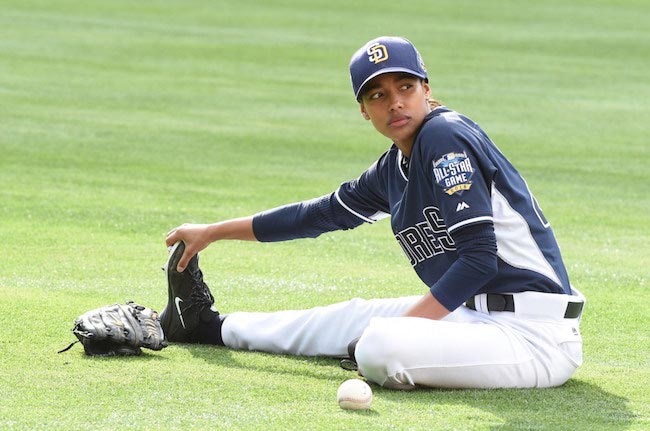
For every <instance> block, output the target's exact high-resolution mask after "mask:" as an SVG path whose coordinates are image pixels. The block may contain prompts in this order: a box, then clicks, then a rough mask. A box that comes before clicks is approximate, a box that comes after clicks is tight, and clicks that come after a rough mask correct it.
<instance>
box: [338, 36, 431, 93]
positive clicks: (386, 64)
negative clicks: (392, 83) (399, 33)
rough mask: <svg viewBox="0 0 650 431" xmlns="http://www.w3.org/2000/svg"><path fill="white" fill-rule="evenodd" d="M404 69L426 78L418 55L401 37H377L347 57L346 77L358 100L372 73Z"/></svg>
mask: <svg viewBox="0 0 650 431" xmlns="http://www.w3.org/2000/svg"><path fill="white" fill-rule="evenodd" d="M390 72H406V73H410V74H411V75H415V76H417V77H419V78H422V79H424V80H425V81H427V82H428V81H429V78H428V76H427V69H426V67H425V66H424V61H422V56H421V55H420V53H419V52H418V50H417V49H415V46H413V44H412V43H411V42H409V41H408V40H407V39H404V38H403V37H392V36H381V37H378V38H376V39H373V40H371V41H370V42H368V43H366V44H365V45H364V46H362V47H361V48H359V50H358V51H357V52H355V53H354V55H353V56H352V59H351V60H350V78H351V79H352V89H353V90H354V97H355V98H356V99H357V100H359V99H360V97H361V96H360V95H361V90H362V89H363V86H364V85H366V84H367V83H368V81H370V80H371V79H372V78H374V77H375V76H378V75H381V74H384V73H390Z"/></svg>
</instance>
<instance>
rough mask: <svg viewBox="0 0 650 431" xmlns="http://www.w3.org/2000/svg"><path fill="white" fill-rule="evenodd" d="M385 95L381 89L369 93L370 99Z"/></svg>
mask: <svg viewBox="0 0 650 431" xmlns="http://www.w3.org/2000/svg"><path fill="white" fill-rule="evenodd" d="M383 95H384V94H383V93H382V92H381V91H375V92H373V93H370V94H369V95H368V99H370V100H377V99H379V98H380V97H382V96H383Z"/></svg>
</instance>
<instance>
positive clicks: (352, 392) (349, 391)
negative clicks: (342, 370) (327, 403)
mask: <svg viewBox="0 0 650 431" xmlns="http://www.w3.org/2000/svg"><path fill="white" fill-rule="evenodd" d="M336 401H338V403H339V407H341V408H342V409H345V410H367V409H369V408H370V406H371V405H372V390H371V389H370V386H368V384H367V383H366V382H364V381H363V380H359V379H350V380H346V381H344V382H343V383H341V386H339V390H338V391H337V392H336Z"/></svg>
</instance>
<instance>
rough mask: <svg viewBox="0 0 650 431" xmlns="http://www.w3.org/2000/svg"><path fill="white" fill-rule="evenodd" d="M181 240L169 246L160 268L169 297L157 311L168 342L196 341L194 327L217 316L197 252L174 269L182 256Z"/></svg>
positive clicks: (211, 320) (197, 336) (197, 340)
mask: <svg viewBox="0 0 650 431" xmlns="http://www.w3.org/2000/svg"><path fill="white" fill-rule="evenodd" d="M184 250H185V243H183V242H182V241H179V242H177V243H176V244H174V245H173V246H172V247H171V248H170V253H169V259H168V260H167V263H166V264H165V267H164V268H163V270H164V271H165V274H166V275H167V285H168V293H169V300H168V302H167V306H166V307H165V309H164V310H163V312H162V313H160V324H161V326H162V329H163V332H164V333H165V337H166V339H167V340H168V341H176V342H179V343H197V342H199V339H198V338H200V336H199V332H200V331H197V329H198V328H199V326H201V324H210V323H211V322H213V321H214V319H215V318H218V317H219V312H218V311H217V309H216V308H215V307H214V297H213V296H212V293H210V289H209V288H208V286H207V285H206V284H205V282H204V281H203V273H202V272H201V270H200V269H199V257H198V255H196V256H194V257H192V259H190V262H189V264H188V265H187V268H185V270H184V271H183V272H178V270H177V269H176V268H177V265H178V261H179V260H180V259H181V257H182V256H183V251H184Z"/></svg>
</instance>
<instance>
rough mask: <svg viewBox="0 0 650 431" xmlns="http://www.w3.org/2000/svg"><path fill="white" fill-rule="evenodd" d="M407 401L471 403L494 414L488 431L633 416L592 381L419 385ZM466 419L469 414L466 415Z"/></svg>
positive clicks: (620, 425) (388, 395)
mask: <svg viewBox="0 0 650 431" xmlns="http://www.w3.org/2000/svg"><path fill="white" fill-rule="evenodd" d="M374 389H375V392H376V393H377V394H378V396H381V397H382V398H385V399H393V400H395V401H397V402H399V400H402V399H404V397H405V396H406V397H408V395H407V393H399V392H395V391H391V390H388V389H383V388H378V387H374ZM412 394H414V395H415V397H414V398H415V399H413V400H410V402H415V403H427V404H431V405H435V404H437V405H451V406H454V405H458V406H464V407H466V406H471V407H473V408H475V409H476V410H479V411H482V412H485V413H488V414H490V415H492V416H493V417H494V420H495V422H497V424H495V425H493V426H492V428H491V429H493V430H506V429H516V430H522V429H555V430H560V429H573V430H575V429H589V430H600V429H616V430H621V429H626V428H628V427H629V425H631V423H632V422H633V420H634V419H635V417H636V416H635V415H634V413H632V412H631V411H630V409H629V408H628V406H627V402H628V400H627V399H626V398H623V397H620V396H618V395H615V394H612V393H610V392H607V391H605V390H603V389H602V388H600V387H598V386H597V385H595V384H592V383H588V382H584V381H581V380H569V381H568V382H567V383H566V384H564V385H563V386H561V387H558V388H549V389H491V390H487V389H486V390H443V389H419V390H416V391H414V392H412ZM468 419H471V418H468Z"/></svg>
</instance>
